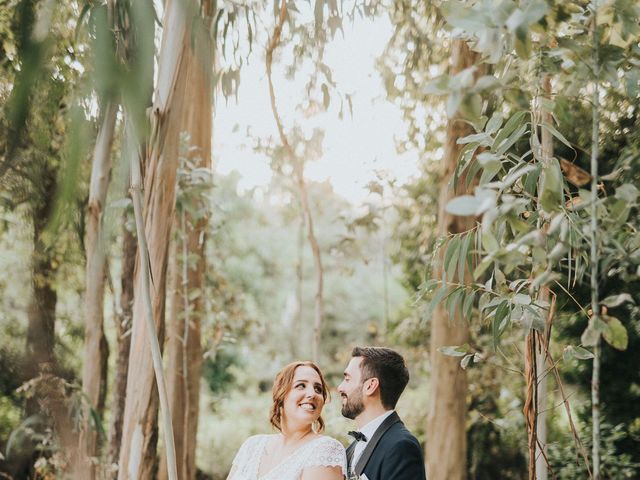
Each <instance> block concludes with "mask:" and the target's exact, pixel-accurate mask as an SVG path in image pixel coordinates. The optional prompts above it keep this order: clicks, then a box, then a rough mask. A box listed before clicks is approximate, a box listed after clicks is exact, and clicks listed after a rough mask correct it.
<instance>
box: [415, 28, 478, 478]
mask: <svg viewBox="0 0 640 480" xmlns="http://www.w3.org/2000/svg"><path fill="white" fill-rule="evenodd" d="M475 61H476V54H475V53H474V52H472V51H471V50H470V49H469V47H468V46H467V44H466V43H465V42H464V41H463V40H453V41H452V43H451V62H450V66H449V71H450V74H451V75H455V74H456V73H459V72H461V71H462V70H464V69H467V68H470V67H472V66H473V65H474V63H475ZM470 133H472V129H471V126H470V125H469V124H468V123H466V122H464V121H463V120H462V117H461V115H460V114H459V113H458V112H456V114H455V115H453V116H452V118H450V119H449V121H448V123H447V133H446V143H445V151H444V157H443V159H442V176H441V177H440V182H441V183H440V198H439V201H438V206H439V212H438V227H437V229H438V235H439V236H441V237H445V236H447V235H451V234H457V233H462V232H466V231H467V230H470V229H471V228H472V227H473V226H474V219H473V218H469V217H467V218H463V217H456V216H453V215H451V214H449V213H447V211H446V210H445V206H446V204H447V202H448V201H449V200H450V199H451V198H453V197H454V196H455V195H456V193H455V191H454V190H453V189H452V188H451V185H450V183H451V179H452V177H453V175H454V172H455V170H456V168H457V165H458V157H459V155H460V151H461V145H459V144H458V139H460V138H462V137H465V136H467V135H469V134H470ZM461 183H462V184H464V182H461ZM443 261H444V257H443V255H440V261H439V268H436V271H435V275H436V277H437V278H440V277H441V276H442V275H444V268H443V267H442V265H443ZM448 280H449V281H451V279H448ZM459 281H460V282H463V281H464V279H459ZM460 310H461V309H459V310H457V312H458V313H456V314H455V317H454V318H451V317H450V316H449V315H448V313H447V310H446V309H445V307H444V305H443V304H438V306H437V307H436V309H435V310H434V313H433V316H432V318H431V319H430V322H431V343H430V356H431V369H432V370H431V372H432V373H431V389H430V392H431V393H430V395H431V398H430V407H429V416H428V429H427V448H426V460H427V470H428V476H429V478H437V479H439V478H443V479H444V478H446V479H451V480H459V479H464V478H466V476H467V468H466V458H467V433H466V412H467V403H466V402H467V399H466V397H467V375H466V372H465V371H464V370H463V369H461V368H460V365H459V361H458V359H456V358H452V357H448V356H445V355H443V354H442V353H441V352H440V351H438V349H439V348H441V347H445V346H448V345H462V344H464V343H466V342H467V340H468V336H469V332H468V327H467V319H464V318H462V315H461V313H460ZM442 432H446V435H443V433H442Z"/></svg>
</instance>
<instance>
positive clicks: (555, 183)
mask: <svg viewBox="0 0 640 480" xmlns="http://www.w3.org/2000/svg"><path fill="white" fill-rule="evenodd" d="M562 187H563V183H562V170H561V169H560V163H559V162H558V160H556V159H555V158H552V159H551V161H550V162H549V164H548V165H546V166H545V167H543V169H542V181H541V185H540V190H541V191H540V206H541V207H542V209H543V210H544V211H545V212H554V211H558V210H560V209H561V208H562V206H563V204H564V202H563V193H562Z"/></svg>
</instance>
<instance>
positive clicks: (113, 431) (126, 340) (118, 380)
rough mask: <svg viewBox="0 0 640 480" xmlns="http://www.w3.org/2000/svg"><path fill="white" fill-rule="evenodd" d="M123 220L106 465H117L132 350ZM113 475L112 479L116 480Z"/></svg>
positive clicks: (130, 258)
mask: <svg viewBox="0 0 640 480" xmlns="http://www.w3.org/2000/svg"><path fill="white" fill-rule="evenodd" d="M125 224H126V216H125V217H124V221H123V228H122V231H123V239H122V277H121V286H122V293H121V296H120V314H119V315H118V317H117V318H116V335H117V338H118V358H117V360H116V374H115V378H114V381H113V387H112V394H113V400H112V402H111V404H112V407H111V428H110V437H109V462H110V463H112V464H117V463H118V457H119V456H120V441H121V440H122V420H123V417H124V403H125V398H126V392H127V372H128V371H129V352H130V349H131V319H132V315H133V314H132V310H133V277H134V274H135V264H136V252H137V245H136V237H135V236H134V235H133V233H132V232H130V231H129V230H128V229H127V227H126V225H125ZM116 476H117V472H114V473H113V474H112V476H111V478H115V477H116Z"/></svg>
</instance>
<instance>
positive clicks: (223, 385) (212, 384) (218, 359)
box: [202, 349, 242, 396]
mask: <svg viewBox="0 0 640 480" xmlns="http://www.w3.org/2000/svg"><path fill="white" fill-rule="evenodd" d="M234 365H235V366H236V368H242V365H241V359H240V357H239V356H238V354H237V353H236V352H233V351H228V350H226V349H220V350H218V352H216V355H215V357H213V358H212V357H207V358H206V359H205V361H204V364H203V366H202V369H203V371H202V376H203V377H204V379H205V380H206V382H207V385H209V389H210V390H211V392H212V393H213V394H215V395H218V396H219V395H222V394H224V393H226V392H227V391H228V390H229V388H230V387H231V386H233V384H234V382H235V380H236V379H235V376H234V375H233V372H232V369H231V367H233V366H234Z"/></svg>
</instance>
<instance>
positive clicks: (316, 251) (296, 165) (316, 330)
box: [266, 0, 324, 361]
mask: <svg viewBox="0 0 640 480" xmlns="http://www.w3.org/2000/svg"><path fill="white" fill-rule="evenodd" d="M286 18H287V2H286V0H282V4H281V5H280V15H279V16H278V22H277V23H276V26H275V29H274V31H273V36H272V37H271V40H270V41H269V45H268V46H267V55H266V64H267V79H268V81H269V96H270V98H271V110H272V111H273V117H274V119H275V121H276V125H277V126H278V133H279V135H280V141H281V142H282V144H283V146H284V148H285V150H286V151H287V154H288V155H289V157H290V159H291V162H292V164H293V172H294V175H295V179H296V186H297V187H298V194H299V195H300V203H301V204H302V210H303V212H304V215H305V217H306V223H307V238H308V239H309V244H310V245H311V251H312V252H313V260H314V263H315V267H316V279H317V287H316V296H315V320H314V324H313V345H312V352H313V353H312V358H313V360H314V361H317V360H318V350H319V345H320V330H321V328H322V319H323V317H324V305H323V298H322V290H323V285H324V278H323V270H322V257H321V255H320V246H319V245H318V240H317V239H316V236H315V233H314V230H313V217H312V216H311V209H310V208H309V198H308V196H307V189H306V185H305V181H304V168H303V163H302V160H301V159H298V158H297V156H296V153H295V151H294V150H293V148H292V147H291V144H290V143H289V140H288V139H287V135H286V134H285V132H284V127H283V126H282V120H281V118H280V115H279V113H278V108H277V105H276V94H275V90H274V88H273V80H272V78H271V65H272V63H273V51H274V50H275V49H276V47H277V46H278V44H279V43H280V36H281V35H282V27H283V26H284V22H285V20H286Z"/></svg>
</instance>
